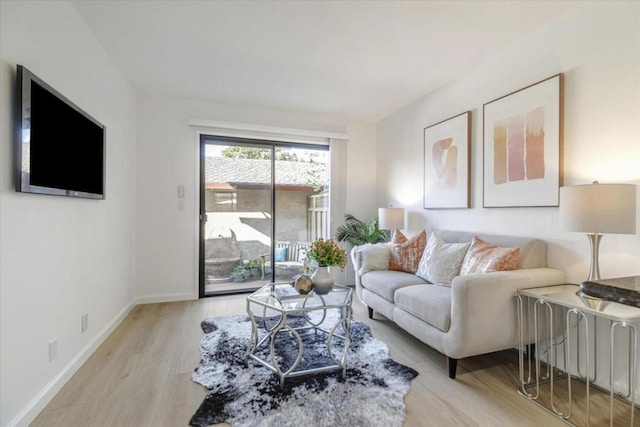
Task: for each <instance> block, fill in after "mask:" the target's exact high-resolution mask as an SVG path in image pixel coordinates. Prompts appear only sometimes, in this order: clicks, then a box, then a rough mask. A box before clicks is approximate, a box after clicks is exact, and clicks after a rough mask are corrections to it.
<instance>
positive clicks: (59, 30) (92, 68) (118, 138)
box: [0, 1, 136, 426]
mask: <svg viewBox="0 0 640 427" xmlns="http://www.w3.org/2000/svg"><path fill="white" fill-rule="evenodd" d="M0 55H1V57H0V162H1V166H0V171H1V174H0V234H1V236H2V237H1V240H0V267H1V270H0V378H1V385H0V425H1V426H8V425H27V424H28V423H29V422H30V421H31V419H32V418H33V417H34V416H35V415H36V414H37V413H38V411H39V410H40V409H41V408H42V407H43V405H44V404H46V403H47V402H48V400H49V399H50V398H51V397H52V396H53V394H55V392H56V391H57V390H58V389H59V388H60V387H61V386H62V385H63V383H64V382H65V381H66V380H67V379H68V378H69V377H70V375H71V374H73V372H75V370H76V369H77V368H78V367H79V366H80V365H81V364H82V362H83V361H84V360H85V358H86V357H88V355H89V354H91V352H92V351H93V349H94V348H95V346H96V345H97V344H98V343H99V342H100V341H101V340H102V339H104V338H105V337H106V335H107V333H108V332H109V330H110V328H111V327H113V326H114V325H115V324H117V322H118V321H119V320H120V319H121V318H122V316H123V315H124V314H126V313H127V310H128V309H130V307H132V303H133V297H134V294H133V289H134V286H133V283H134V269H133V265H134V262H135V252H134V245H135V240H134V239H135V233H134V220H135V206H136V198H135V186H134V180H135V175H134V170H135V155H136V152H135V137H136V135H135V130H136V109H135V107H136V105H135V95H134V93H133V91H132V90H131V88H130V87H129V85H128V84H127V83H126V81H125V79H124V78H123V76H122V75H121V73H120V71H119V70H118V69H117V68H116V67H115V66H114V64H113V63H112V61H111V60H110V58H109V57H108V56H107V55H106V53H105V52H104V51H103V50H102V48H101V46H100V44H99V43H98V42H97V41H96V40H95V39H94V37H93V35H92V34H91V33H90V32H89V30H88V29H87V28H86V26H85V24H84V22H83V21H82V20H81V19H80V17H79V15H78V14H77V13H76V11H75V9H74V8H73V7H72V6H71V5H70V4H69V3H68V2H48V1H43V2H5V1H3V2H0ZM16 64H22V65H25V66H26V67H27V68H29V69H30V70H31V71H33V72H34V73H35V74H36V75H38V76H39V77H40V78H42V79H44V80H45V81H46V82H48V83H49V84H50V85H52V86H53V87H54V88H56V89H57V90H58V91H60V92H61V93H63V94H64V95H65V96H66V97H67V98H69V99H70V100H72V101H73V102H74V103H76V104H77V105H79V106H80V107H81V108H83V109H84V110H85V111H87V112H88V113H89V114H91V115H92V116H94V117H96V118H97V119H98V120H100V121H101V122H102V123H103V124H105V125H106V127H107V141H106V149H107V160H106V163H107V182H106V191H107V193H106V200H103V201H96V200H84V199H83V200H78V199H71V198H65V197H54V196H44V195H32V194H22V193H16V192H14V190H13V185H14V184H13V180H12V172H13V164H12V153H13V147H12V143H13V139H12V138H13V135H12V129H13V121H12V120H13V115H14V113H13V108H12V107H13V102H14V96H13V94H14V90H15V74H16V73H15V67H16ZM83 313H88V314H89V329H88V331H87V332H85V333H84V334H82V333H81V316H82V314H83ZM53 339H57V341H58V357H57V358H56V359H55V360H54V361H52V362H51V363H50V362H49V360H48V343H49V342H50V341H51V340H53Z"/></svg>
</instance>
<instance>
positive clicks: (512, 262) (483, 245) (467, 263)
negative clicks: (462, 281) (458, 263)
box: [460, 236, 520, 275]
mask: <svg viewBox="0 0 640 427" xmlns="http://www.w3.org/2000/svg"><path fill="white" fill-rule="evenodd" d="M518 261H520V248H502V247H500V246H496V245H492V244H490V243H487V242H485V241H484V240H482V239H480V238H479V237H477V236H476V237H474V238H473V240H472V241H471V246H470V247H469V250H468V251H467V255H465V257H464V261H462V267H461V268H460V275H467V274H481V273H489V272H492V271H506V270H515V269H516V267H518Z"/></svg>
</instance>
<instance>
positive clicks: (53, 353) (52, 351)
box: [49, 338, 58, 362]
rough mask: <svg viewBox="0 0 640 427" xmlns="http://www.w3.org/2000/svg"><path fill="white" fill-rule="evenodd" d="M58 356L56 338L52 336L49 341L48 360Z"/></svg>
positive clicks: (50, 360) (51, 360)
mask: <svg viewBox="0 0 640 427" xmlns="http://www.w3.org/2000/svg"><path fill="white" fill-rule="evenodd" d="M56 357H58V339H57V338H54V339H53V341H51V342H50V343H49V362H53V361H54V360H55V358H56Z"/></svg>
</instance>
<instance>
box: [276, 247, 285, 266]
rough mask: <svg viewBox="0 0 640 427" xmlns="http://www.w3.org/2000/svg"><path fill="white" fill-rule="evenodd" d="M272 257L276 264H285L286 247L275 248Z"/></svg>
mask: <svg viewBox="0 0 640 427" xmlns="http://www.w3.org/2000/svg"><path fill="white" fill-rule="evenodd" d="M274 255H275V260H276V262H285V261H286V260H287V247H286V246H283V247H280V248H276V249H275V254H274Z"/></svg>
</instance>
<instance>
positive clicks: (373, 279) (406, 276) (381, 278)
mask: <svg viewBox="0 0 640 427" xmlns="http://www.w3.org/2000/svg"><path fill="white" fill-rule="evenodd" d="M360 282H361V283H362V286H363V287H364V288H366V289H368V290H369V291H371V292H373V293H374V294H376V295H379V296H381V297H382V298H384V299H386V300H389V301H392V302H393V295H394V294H395V292H396V290H398V289H400V288H403V287H405V286H411V285H416V284H425V283H427V282H426V281H425V280H423V279H421V278H419V277H418V276H416V275H415V274H411V273H405V272H402V271H393V270H380V271H371V272H369V273H365V274H363V275H362V276H361V277H360Z"/></svg>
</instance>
